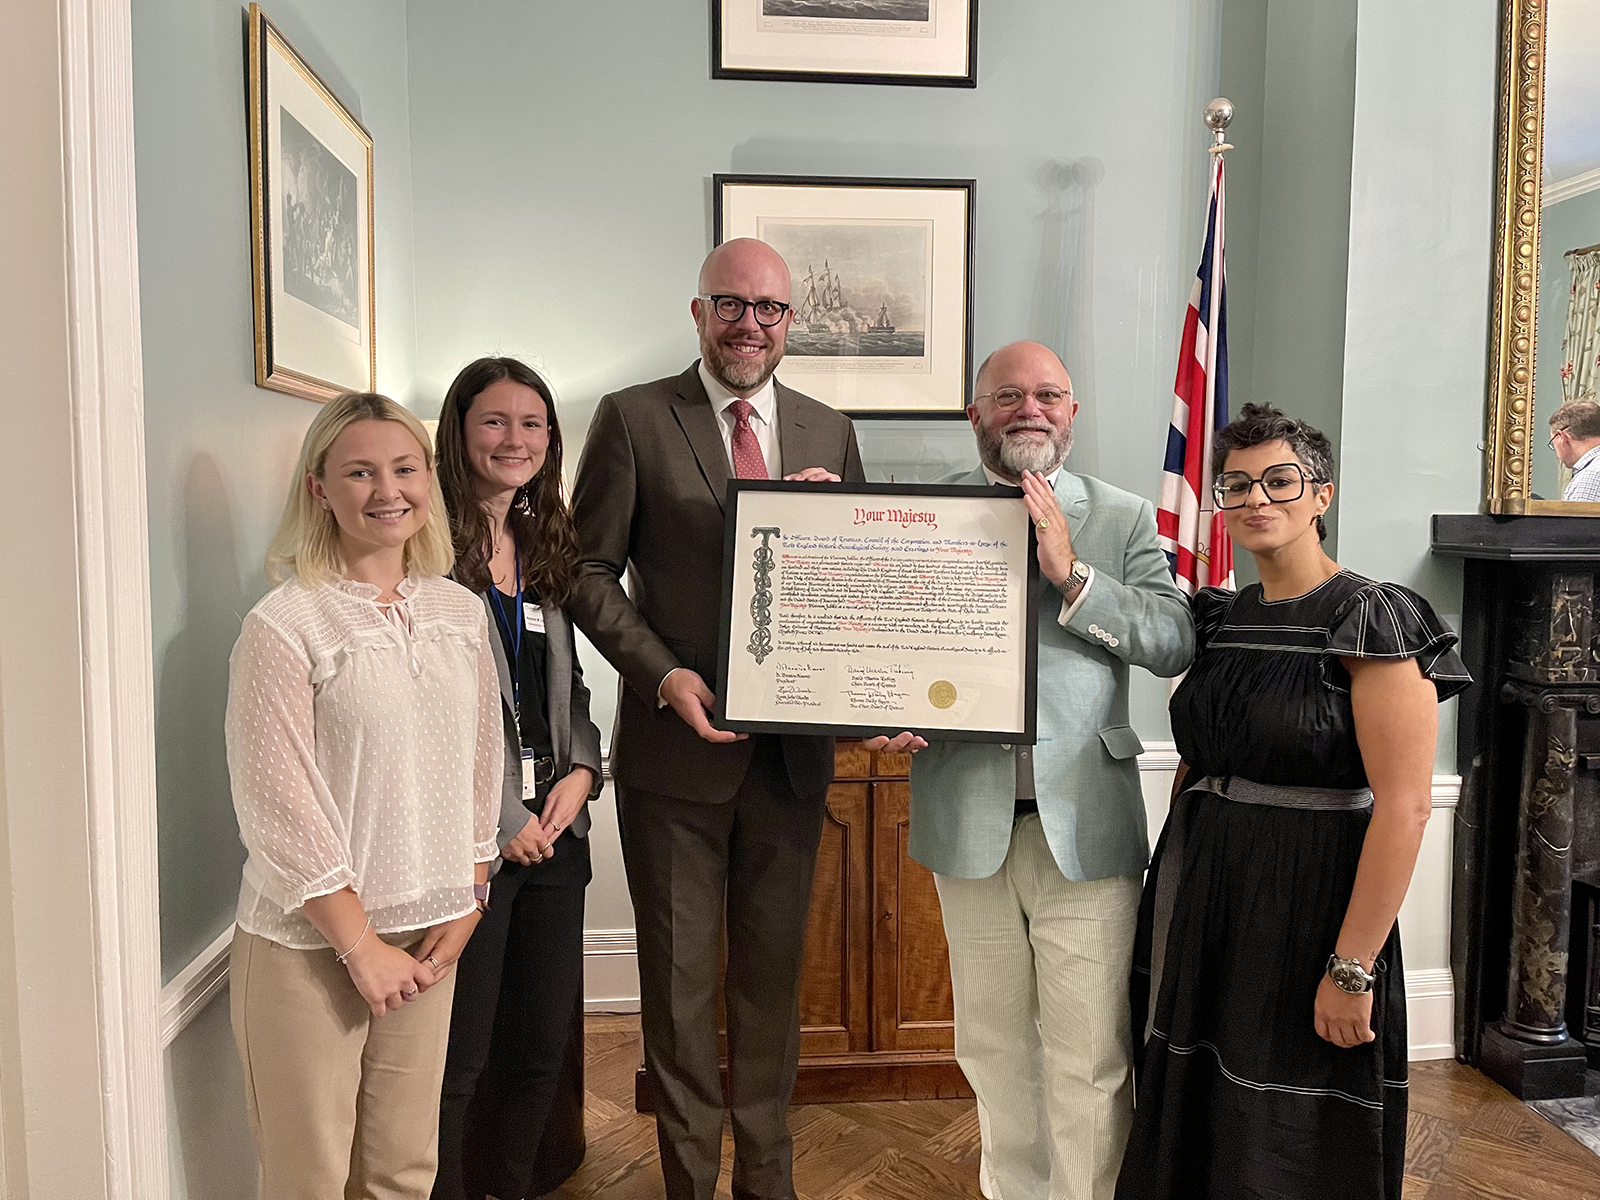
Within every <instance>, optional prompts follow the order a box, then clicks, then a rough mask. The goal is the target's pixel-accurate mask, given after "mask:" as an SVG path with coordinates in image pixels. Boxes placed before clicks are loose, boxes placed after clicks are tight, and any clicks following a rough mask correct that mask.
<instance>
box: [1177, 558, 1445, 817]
mask: <svg viewBox="0 0 1600 1200" xmlns="http://www.w3.org/2000/svg"><path fill="white" fill-rule="evenodd" d="M1192 603H1193V607H1194V623H1195V636H1196V641H1197V643H1198V653H1197V655H1196V657H1195V661H1194V665H1193V666H1192V667H1190V668H1189V673H1188V675H1186V676H1185V677H1184V680H1183V683H1182V684H1181V685H1180V686H1179V687H1178V690H1177V691H1176V692H1174V693H1173V695H1172V705H1171V709H1172V733H1173V738H1174V740H1175V741H1176V742H1177V745H1178V753H1179V755H1181V756H1182V758H1183V761H1184V762H1186V763H1188V764H1189V767H1190V771H1191V775H1190V778H1191V779H1193V780H1198V779H1199V778H1200V777H1201V776H1205V775H1238V776H1241V777H1242V778H1245V779H1251V780H1254V781H1255V782H1257V783H1271V784H1281V785H1285V786H1290V787H1331V788H1361V787H1365V786H1366V785H1367V772H1366V768H1365V766H1364V765H1363V764H1362V762H1361V750H1360V748H1359V747H1358V746H1357V744H1356V734H1355V721H1354V719H1353V716H1352V714H1351V711H1350V673H1349V672H1348V671H1346V670H1345V668H1344V664H1343V663H1341V662H1340V661H1339V660H1340V658H1341V657H1351V658H1414V659H1416V660H1417V665H1418V666H1419V667H1421V668H1422V673H1423V674H1424V675H1426V676H1427V677H1428V678H1429V679H1430V680H1432V681H1433V684H1434V686H1435V687H1436V688H1437V689H1438V692H1439V698H1440V699H1441V700H1443V699H1445V698H1447V697H1449V696H1453V695H1455V694H1456V693H1457V692H1459V691H1461V690H1462V689H1463V688H1465V687H1466V686H1467V685H1468V684H1470V683H1471V682H1472V678H1471V676H1470V675H1468V674H1467V668H1466V666H1465V665H1464V664H1463V663H1462V661H1461V659H1460V657H1459V656H1458V655H1457V654H1456V652H1455V646H1456V642H1457V641H1458V639H1457V637H1456V635H1455V633H1454V632H1453V631H1452V630H1451V629H1450V627H1449V626H1447V625H1445V623H1444V622H1443V621H1441V620H1439V618H1438V617H1437V616H1435V615H1434V611H1433V609H1432V607H1430V606H1429V604H1428V602H1427V601H1426V600H1424V599H1423V598H1422V597H1421V596H1419V595H1417V594H1416V593H1415V592H1413V591H1411V590H1410V589H1408V588H1403V587H1401V586H1399V585H1398V584H1393V583H1374V582H1373V581H1372V580H1370V579H1364V578H1362V577H1361V576H1360V575H1357V574H1355V573H1354V572H1351V571H1340V572H1338V573H1337V574H1336V575H1334V576H1332V577H1331V578H1329V579H1328V580H1326V581H1325V582H1323V583H1322V584H1320V585H1318V586H1317V587H1314V588H1312V589H1311V591H1309V592H1307V593H1306V594H1305V595H1303V596H1295V597H1292V598H1290V599H1288V600H1270V601H1269V600H1265V599H1263V598H1262V595H1261V585H1260V584H1251V585H1250V586H1249V587H1247V588H1245V589H1244V590H1243V591H1241V592H1238V593H1234V592H1227V591H1224V590H1222V589H1221V588H1205V589H1203V590H1202V591H1200V592H1199V593H1198V594H1197V595H1196V596H1195V597H1194V599H1193V601H1192Z"/></svg>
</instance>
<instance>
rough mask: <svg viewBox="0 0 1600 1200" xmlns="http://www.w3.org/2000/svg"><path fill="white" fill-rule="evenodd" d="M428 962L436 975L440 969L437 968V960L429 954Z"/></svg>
mask: <svg viewBox="0 0 1600 1200" xmlns="http://www.w3.org/2000/svg"><path fill="white" fill-rule="evenodd" d="M428 961H429V962H431V963H432V964H433V969H434V971H435V972H436V973H437V972H438V971H439V970H440V969H441V968H440V966H439V960H438V959H437V958H435V957H434V956H433V955H431V954H430V955H428Z"/></svg>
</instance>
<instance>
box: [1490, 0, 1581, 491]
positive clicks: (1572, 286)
mask: <svg viewBox="0 0 1600 1200" xmlns="http://www.w3.org/2000/svg"><path fill="white" fill-rule="evenodd" d="M1502 36H1503V39H1504V45H1503V48H1502V55H1501V102H1500V129H1499V150H1500V162H1499V171H1498V184H1499V212H1498V220H1497V224H1496V241H1497V244H1496V247H1495V287H1494V298H1495V306H1494V337H1493V345H1492V348H1491V378H1490V409H1489V434H1488V439H1487V443H1486V451H1487V467H1488V470H1487V480H1486V484H1487V486H1486V489H1485V490H1486V496H1485V507H1486V508H1487V509H1488V511H1490V512H1492V513H1540V514H1547V515H1572V516H1596V515H1600V403H1597V401H1600V75H1597V74H1596V72H1595V71H1594V70H1593V64H1594V62H1595V61H1596V56H1597V55H1600V5H1597V4H1595V3H1593V0H1505V9H1504V21H1503V25H1502ZM1558 413H1559V416H1558ZM1552 417H1556V418H1557V420H1556V426H1555V427H1554V428H1553V427H1552V425H1551V418H1552Z"/></svg>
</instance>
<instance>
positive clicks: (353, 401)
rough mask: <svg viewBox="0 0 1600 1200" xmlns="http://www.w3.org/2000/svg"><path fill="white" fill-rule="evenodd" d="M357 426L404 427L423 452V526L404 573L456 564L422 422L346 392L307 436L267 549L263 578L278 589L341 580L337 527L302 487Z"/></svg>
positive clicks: (389, 404) (371, 397)
mask: <svg viewBox="0 0 1600 1200" xmlns="http://www.w3.org/2000/svg"><path fill="white" fill-rule="evenodd" d="M357 421H395V422H397V423H399V424H401V425H404V426H405V427H406V429H407V430H408V431H409V432H410V434H411V436H412V437H414V438H416V439H417V445H418V446H420V447H421V448H422V459H423V462H424V463H425V464H426V466H427V468H428V520H427V522H426V523H425V524H424V525H423V526H422V528H421V529H419V530H417V532H416V533H414V534H412V535H411V537H410V538H408V539H407V540H406V544H405V566H406V570H407V571H408V572H410V573H412V574H416V575H448V574H449V573H450V568H451V567H452V566H453V565H454V563H455V547H454V546H453V545H452V543H451V541H450V520H449V517H448V516H447V515H446V513H445V507H444V494H443V493H442V492H440V490H439V473H438V471H436V470H435V469H434V457H433V442H432V439H431V438H429V437H428V431H427V430H426V429H425V428H423V425H422V422H421V421H419V420H417V418H416V417H415V416H413V415H412V414H411V413H410V412H409V411H408V410H407V409H405V408H402V407H401V406H400V405H398V404H396V403H395V402H394V401H393V400H391V399H389V398H388V397H387V396H380V395H378V394H377V393H376V392H345V393H344V394H343V395H341V396H338V397H336V398H335V399H333V400H331V401H329V402H328V403H327V404H326V405H325V406H324V407H323V409H322V411H321V412H320V413H318V414H317V417H316V420H314V421H312V422H311V428H309V429H307V430H306V437H305V441H304V442H302V443H301V445H300V459H299V461H298V462H296V463H295V468H294V479H293V480H292V481H291V482H290V484H289V499H288V502H287V503H285V504H284V506H283V519H282V520H281V521H279V522H278V532H277V533H275V534H274V535H273V537H272V543H271V544H270V545H269V546H268V547H267V564H266V567H267V578H268V579H270V580H272V582H273V583H282V582H283V581H284V580H285V579H288V578H289V577H290V576H291V575H293V576H297V577H298V578H299V579H300V581H301V582H302V583H305V584H307V585H308V586H311V587H315V586H317V585H318V584H320V583H327V582H330V581H331V580H334V579H339V578H342V577H343V576H344V561H343V559H342V558H341V556H340V554H339V523H338V521H337V520H336V519H335V518H334V515H333V513H332V512H331V511H330V510H328V509H325V508H323V507H322V506H321V505H320V504H318V503H317V501H316V498H315V497H314V496H312V494H311V489H310V488H309V487H307V486H306V481H307V477H308V476H311V475H315V476H316V477H317V478H318V479H321V478H322V474H323V471H324V470H326V468H327V465H328V451H329V450H330V449H332V448H333V443H334V442H335V441H337V440H338V438H339V435H340V434H341V433H343V432H344V431H345V430H346V429H349V428H350V426H352V425H354V424H355V423H356V422H357Z"/></svg>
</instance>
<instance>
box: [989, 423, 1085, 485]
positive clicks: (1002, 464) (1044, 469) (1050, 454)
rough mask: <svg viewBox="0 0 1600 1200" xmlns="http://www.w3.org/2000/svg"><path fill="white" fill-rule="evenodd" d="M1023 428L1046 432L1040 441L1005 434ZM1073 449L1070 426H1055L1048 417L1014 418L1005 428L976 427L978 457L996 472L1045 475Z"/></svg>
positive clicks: (1013, 476) (1010, 476)
mask: <svg viewBox="0 0 1600 1200" xmlns="http://www.w3.org/2000/svg"><path fill="white" fill-rule="evenodd" d="M1024 429H1039V430H1043V431H1044V433H1045V434H1046V437H1045V440H1044V441H1042V442H1034V441H1031V440H1029V441H1023V440H1021V439H1019V438H1011V437H1007V436H1006V435H1007V434H1008V433H1016V432H1019V431H1021V430H1024ZM1070 453H1072V426H1071V425H1068V426H1067V427H1066V428H1065V429H1062V430H1058V429H1056V427H1055V426H1053V425H1051V424H1050V423H1049V422H1047V421H1017V422H1015V423H1014V424H1012V425H1010V426H1008V427H1007V428H1006V429H1005V430H1004V431H996V430H992V429H987V428H985V427H984V426H982V425H980V426H979V427H978V457H979V458H980V459H982V460H983V465H984V466H986V467H988V468H989V469H990V470H991V471H993V472H994V473H995V474H997V475H1004V476H1007V477H1008V478H1011V479H1020V478H1022V473H1023V472H1024V471H1032V472H1034V473H1035V474H1037V475H1048V474H1050V472H1051V471H1054V470H1055V469H1056V468H1057V467H1059V466H1060V465H1061V464H1062V463H1064V462H1066V461H1067V455H1068V454H1070Z"/></svg>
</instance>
